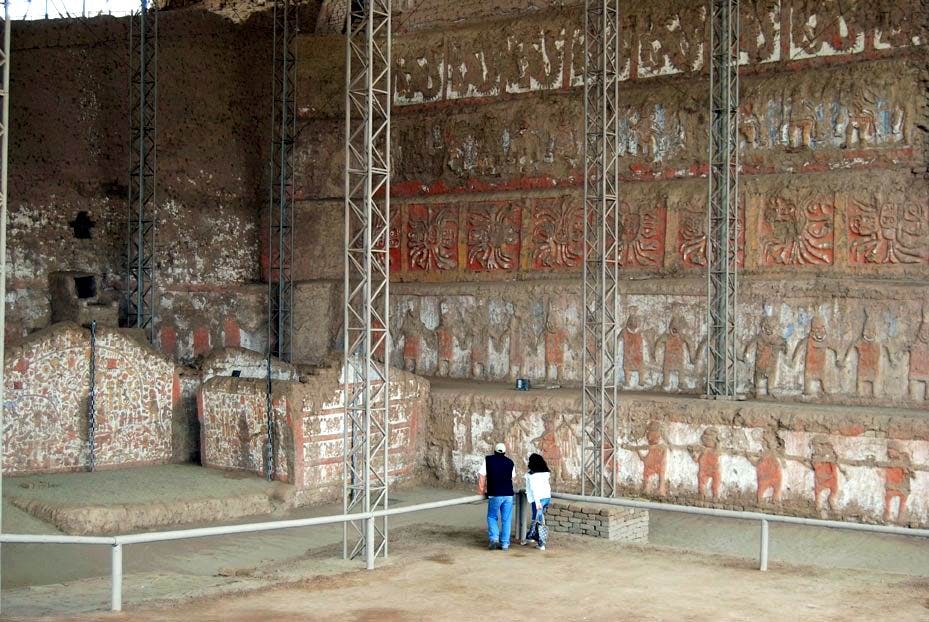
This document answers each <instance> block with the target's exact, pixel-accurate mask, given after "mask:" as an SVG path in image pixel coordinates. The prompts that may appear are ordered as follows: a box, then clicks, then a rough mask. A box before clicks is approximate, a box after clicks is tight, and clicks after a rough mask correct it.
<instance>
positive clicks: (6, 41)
mask: <svg viewBox="0 0 929 622" xmlns="http://www.w3.org/2000/svg"><path fill="white" fill-rule="evenodd" d="M9 4H10V3H9V0H3V56H2V57H0V64H2V65H3V91H2V92H0V97H2V98H3V104H2V109H3V112H2V117H0V499H3V455H4V447H3V434H2V432H3V412H4V409H5V406H4V400H3V383H4V378H3V357H4V354H3V352H4V349H3V345H4V341H5V340H6V211H7V199H8V195H7V178H8V174H7V173H8V167H7V164H8V162H9V146H10V39H11V38H12V35H11V32H10V6H9ZM2 505H3V504H2V503H0V508H2ZM2 525H3V512H2V510H0V533H3V527H2ZM0 611H2V599H0Z"/></svg>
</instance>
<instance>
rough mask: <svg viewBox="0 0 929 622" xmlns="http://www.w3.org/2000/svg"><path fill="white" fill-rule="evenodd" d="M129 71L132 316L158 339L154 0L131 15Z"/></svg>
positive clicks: (129, 298) (128, 299)
mask: <svg viewBox="0 0 929 622" xmlns="http://www.w3.org/2000/svg"><path fill="white" fill-rule="evenodd" d="M129 70H130V74H131V79H130V90H129V131H130V147H129V217H128V228H127V229H128V230H127V252H126V258H127V261H126V266H127V274H126V308H127V320H128V324H129V326H134V327H136V328H141V329H142V330H144V331H145V334H146V336H147V337H148V340H149V341H154V338H155V321H154V320H155V307H156V300H155V210H156V195H155V182H156V174H157V162H156V148H155V146H156V137H157V123H156V121H157V109H158V11H157V10H156V9H155V8H154V7H149V0H140V11H139V13H138V15H137V16H135V17H133V18H130V29H129Z"/></svg>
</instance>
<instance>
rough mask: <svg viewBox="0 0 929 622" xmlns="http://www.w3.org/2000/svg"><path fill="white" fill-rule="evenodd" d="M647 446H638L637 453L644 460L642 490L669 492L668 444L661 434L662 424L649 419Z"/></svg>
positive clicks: (646, 434) (646, 435)
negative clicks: (667, 473)
mask: <svg viewBox="0 0 929 622" xmlns="http://www.w3.org/2000/svg"><path fill="white" fill-rule="evenodd" d="M645 440H646V443H647V445H646V446H645V447H636V448H635V453H636V455H637V456H639V459H640V460H641V461H642V491H643V492H646V493H648V492H651V491H652V490H657V492H658V494H659V495H661V496H664V495H666V494H668V482H667V479H666V478H665V468H666V467H667V463H668V445H667V444H666V443H665V441H664V437H663V436H662V434H661V424H660V423H658V422H657V421H649V422H648V427H647V428H646V431H645Z"/></svg>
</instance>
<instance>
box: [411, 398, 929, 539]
mask: <svg viewBox="0 0 929 622" xmlns="http://www.w3.org/2000/svg"><path fill="white" fill-rule="evenodd" d="M432 402H433V409H432V412H431V414H430V417H429V423H428V430H429V436H428V441H427V449H426V464H427V466H428V467H429V468H430V469H431V470H432V472H433V473H435V474H436V476H437V477H439V478H440V479H441V480H443V481H457V482H474V481H476V479H477V471H478V469H479V468H480V465H481V461H482V460H483V456H485V455H486V454H489V453H490V452H491V451H492V448H493V446H494V444H496V443H497V442H500V441H504V442H505V443H506V445H507V448H508V452H509V454H510V456H511V457H513V459H514V461H515V462H516V464H517V466H518V468H519V470H520V473H519V474H518V475H519V476H520V477H521V475H522V472H524V471H525V457H526V456H528V454H529V453H530V452H540V453H542V454H543V455H544V456H545V457H546V460H547V461H548V463H549V466H550V468H551V469H552V474H553V487H555V488H557V489H558V490H563V491H579V490H580V478H581V468H582V456H581V452H580V448H579V444H578V439H579V438H580V421H581V400H580V395H579V394H578V392H577V391H569V390H565V389H561V390H552V391H542V390H539V391H535V392H532V393H529V394H526V393H517V392H515V391H512V390H509V389H508V388H506V387H503V386H501V385H496V386H494V385H489V386H485V387H475V386H473V385H470V384H464V383H459V384H453V383H450V382H445V383H442V382H437V383H435V384H434V385H433V390H432ZM618 420H619V433H618V443H617V453H616V462H615V468H616V480H617V482H618V483H619V485H620V492H621V493H622V494H626V495H633V496H644V497H649V498H653V499H657V500H663V501H669V502H674V503H683V504H698V505H707V506H713V507H724V508H731V509H739V510H742V509H749V510H751V509H758V510H761V511H765V512H775V513H783V514H792V515H799V516H811V517H823V518H833V519H843V520H856V521H861V522H870V523H888V524H902V525H911V526H920V527H922V526H925V525H927V524H929V422H927V421H926V418H925V417H924V416H920V414H919V413H914V412H913V411H907V410H894V409H881V408H876V409H869V410H868V411H867V412H866V413H865V412H862V411H861V410H858V409H854V410H850V411H848V412H845V413H842V414H841V415H839V414H837V413H836V412H835V410H834V409H833V408H831V407H827V406H808V405H802V406H801V405H797V404H789V403H765V402H714V401H707V400H701V399H699V398H693V397H689V398H685V397H670V396H656V395H652V396H634V395H630V394H626V395H625V396H624V398H623V400H622V401H621V405H620V412H619V418H618Z"/></svg>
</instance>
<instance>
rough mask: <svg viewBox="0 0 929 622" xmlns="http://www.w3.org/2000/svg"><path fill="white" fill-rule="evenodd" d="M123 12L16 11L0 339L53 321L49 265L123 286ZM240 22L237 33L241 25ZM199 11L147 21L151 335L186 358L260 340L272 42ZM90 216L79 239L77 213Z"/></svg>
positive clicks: (261, 31)
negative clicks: (31, 16)
mask: <svg viewBox="0 0 929 622" xmlns="http://www.w3.org/2000/svg"><path fill="white" fill-rule="evenodd" d="M128 27H129V22H128V21H127V20H125V19H113V18H96V19H91V20H83V21H81V20H53V21H40V22H24V23H20V22H17V23H16V24H15V26H14V32H13V57H14V58H15V61H14V63H13V65H12V76H11V79H12V86H11V90H12V92H13V93H14V94H15V95H14V96H13V97H12V98H11V104H12V111H11V115H12V121H11V126H12V130H11V144H10V158H11V162H10V175H11V176H10V222H9V226H10V231H9V235H10V240H9V245H8V257H7V262H8V264H7V265H8V270H9V272H8V275H9V277H8V278H9V281H8V295H7V317H8V320H7V338H8V339H16V338H21V337H23V336H25V335H27V334H28V333H30V332H31V331H34V330H36V329H39V328H42V327H43V326H45V325H47V324H48V322H49V319H50V294H49V288H48V280H49V275H50V274H51V273H53V272H58V271H70V270H75V271H82V272H89V273H94V274H100V275H102V276H103V278H104V288H105V289H106V290H108V291H109V292H110V293H112V294H114V295H116V294H118V290H119V289H121V288H122V286H123V280H124V275H123V274H122V268H121V265H122V260H121V255H122V254H123V253H124V244H125V241H124V240H125V227H126V217H127V195H128V190H127V185H128V182H129V170H128V149H129V117H128V115H129V110H128V107H129V102H128V92H129V74H128V70H127V63H128V57H129V56H128V55H129V52H128ZM246 29H248V33H249V35H248V36H246V35H245V32H246ZM266 33H267V29H266V28H265V27H263V26H261V25H260V24H258V25H256V24H254V23H252V24H247V25H237V24H233V23H232V22H230V21H228V20H226V19H223V18H222V17H220V16H218V15H215V14H211V13H208V12H205V11H195V10H188V11H170V12H165V13H163V14H162V15H161V17H160V22H159V51H158V54H159V84H158V132H159V133H158V179H159V183H158V187H157V205H158V208H157V214H156V228H157V245H158V248H157V256H158V259H157V268H156V273H157V284H158V288H159V292H160V294H161V299H160V305H159V308H158V314H157V322H158V327H157V330H158V332H159V333H160V334H159V338H158V339H157V341H156V342H157V343H158V345H159V347H161V348H162V349H163V351H164V352H165V353H166V354H169V355H170V356H172V357H174V358H176V359H179V360H183V361H189V360H191V359H193V358H194V357H195V356H196V355H198V354H204V353H205V352H207V351H209V349H210V348H211V347H217V346H222V345H229V346H242V347H247V348H253V349H257V350H263V349H264V341H265V340H266V337H265V334H266V330H265V319H264V316H265V307H266V302H265V300H266V298H265V296H266V294H265V288H262V287H261V286H253V285H251V284H252V283H255V282H257V281H258V279H259V267H258V263H259V262H258V219H257V212H258V205H259V203H260V204H263V203H264V201H265V193H264V191H263V188H265V187H266V185H265V183H264V182H265V179H264V175H265V171H264V168H265V164H266V158H265V152H266V149H267V145H268V144H270V138H269V137H268V132H269V129H268V123H267V122H266V118H267V114H268V111H269V110H270V101H269V92H270V89H269V88H268V85H267V84H266V83H265V81H264V80H263V79H262V80H258V79H255V78H256V76H262V75H265V74H266V71H265V68H266V65H267V64H268V62H269V60H270V39H269V37H265V36H264V35H265V34H266ZM82 213H84V217H83V218H84V219H88V220H89V221H91V222H92V225H91V226H90V229H89V237H84V238H80V237H77V234H76V232H75V230H74V225H73V223H74V222H75V221H77V220H80V219H81V217H80V215H81V214H82Z"/></svg>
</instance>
